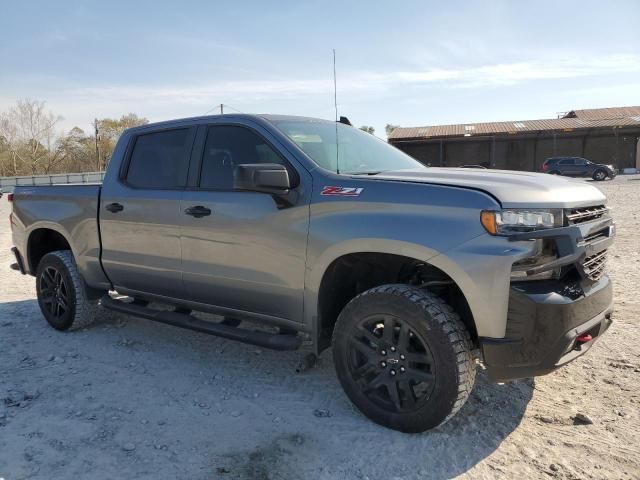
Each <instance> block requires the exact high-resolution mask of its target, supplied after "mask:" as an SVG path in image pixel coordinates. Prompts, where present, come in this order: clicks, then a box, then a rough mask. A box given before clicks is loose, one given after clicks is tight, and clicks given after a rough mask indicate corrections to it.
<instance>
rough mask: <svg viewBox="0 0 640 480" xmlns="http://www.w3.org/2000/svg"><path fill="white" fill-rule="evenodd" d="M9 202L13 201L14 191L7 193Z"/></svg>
mask: <svg viewBox="0 0 640 480" xmlns="http://www.w3.org/2000/svg"><path fill="white" fill-rule="evenodd" d="M7 202H13V193H8V194H7Z"/></svg>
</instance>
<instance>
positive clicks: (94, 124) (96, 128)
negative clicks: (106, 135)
mask: <svg viewBox="0 0 640 480" xmlns="http://www.w3.org/2000/svg"><path fill="white" fill-rule="evenodd" d="M93 128H94V129H95V141H96V168H97V169H98V171H100V145H99V144H98V140H99V138H100V137H99V134H100V133H99V132H98V119H97V118H94V120H93Z"/></svg>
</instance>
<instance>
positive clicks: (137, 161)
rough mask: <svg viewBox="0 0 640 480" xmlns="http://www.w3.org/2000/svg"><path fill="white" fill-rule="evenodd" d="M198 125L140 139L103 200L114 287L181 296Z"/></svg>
mask: <svg viewBox="0 0 640 480" xmlns="http://www.w3.org/2000/svg"><path fill="white" fill-rule="evenodd" d="M195 130H196V129H195V127H190V128H173V129H169V130H163V131H158V132H153V133H148V134H143V135H138V136H137V137H135V138H133V139H132V140H131V142H130V144H131V147H130V148H129V149H128V152H127V154H126V156H125V159H124V161H125V168H124V169H123V170H122V174H120V177H119V178H116V175H115V174H114V176H113V177H111V178H109V179H108V181H106V182H105V183H104V186H103V189H102V194H101V200H100V232H101V238H102V264H103V265H104V268H105V271H106V273H107V275H108V276H109V279H110V280H111V281H112V282H113V284H114V286H115V288H116V289H117V290H120V291H130V290H134V291H139V292H144V293H151V294H156V295H163V296H168V297H180V296H182V292H183V289H182V272H181V247H180V224H181V222H182V214H181V211H180V200H181V198H182V194H183V191H184V188H185V185H186V182H187V174H188V168H189V155H190V153H191V147H192V145H193V139H194V136H195Z"/></svg>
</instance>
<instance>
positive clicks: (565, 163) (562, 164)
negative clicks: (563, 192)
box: [558, 158, 577, 176]
mask: <svg viewBox="0 0 640 480" xmlns="http://www.w3.org/2000/svg"><path fill="white" fill-rule="evenodd" d="M558 170H560V173H561V174H562V175H570V176H574V175H575V174H576V173H577V172H576V161H575V159H574V158H563V159H562V160H560V161H559V162H558Z"/></svg>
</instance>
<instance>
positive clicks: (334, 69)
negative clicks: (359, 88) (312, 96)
mask: <svg viewBox="0 0 640 480" xmlns="http://www.w3.org/2000/svg"><path fill="white" fill-rule="evenodd" d="M333 106H334V108H335V111H336V173H337V174H338V175H339V174H340V164H339V163H338V162H339V158H340V151H339V148H340V147H339V142H338V87H337V82H336V49H335V48H334V49H333Z"/></svg>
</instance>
